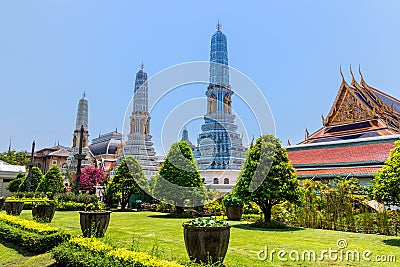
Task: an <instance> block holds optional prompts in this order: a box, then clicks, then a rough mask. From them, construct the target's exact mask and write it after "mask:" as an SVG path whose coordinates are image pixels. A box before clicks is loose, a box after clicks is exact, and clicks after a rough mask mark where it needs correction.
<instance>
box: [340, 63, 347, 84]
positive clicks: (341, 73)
mask: <svg viewBox="0 0 400 267" xmlns="http://www.w3.org/2000/svg"><path fill="white" fill-rule="evenodd" d="M340 75H341V76H342V82H343V83H345V82H346V81H345V79H344V76H343V72H342V65H340Z"/></svg>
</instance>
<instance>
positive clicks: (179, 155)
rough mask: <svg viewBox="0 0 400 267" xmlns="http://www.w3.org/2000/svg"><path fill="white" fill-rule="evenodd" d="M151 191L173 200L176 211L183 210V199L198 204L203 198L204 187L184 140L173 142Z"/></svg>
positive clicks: (162, 197) (160, 197)
mask: <svg viewBox="0 0 400 267" xmlns="http://www.w3.org/2000/svg"><path fill="white" fill-rule="evenodd" d="M153 193H154V195H155V197H156V198H159V199H164V200H167V201H168V202H173V203H171V204H174V205H175V206H177V212H183V207H184V206H185V201H191V204H190V205H191V206H199V205H201V204H202V203H203V202H204V199H205V187H204V183H203V180H202V178H201V177H200V172H199V170H198V168H197V163H196V162H195V160H194V158H193V154H192V149H191V148H190V146H189V145H188V144H187V143H186V142H184V141H183V142H177V143H174V144H173V145H172V146H171V148H170V150H169V151H168V154H167V157H166V158H165V161H164V163H163V165H162V167H161V169H160V170H159V172H158V176H157V177H156V179H155V181H154V190H153Z"/></svg>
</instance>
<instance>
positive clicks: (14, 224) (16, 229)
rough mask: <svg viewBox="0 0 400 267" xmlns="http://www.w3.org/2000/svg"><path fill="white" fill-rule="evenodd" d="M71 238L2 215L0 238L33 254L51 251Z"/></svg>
mask: <svg viewBox="0 0 400 267" xmlns="http://www.w3.org/2000/svg"><path fill="white" fill-rule="evenodd" d="M69 237H70V236H69V235H68V234H66V233H64V232H62V231H60V230H59V229H57V228H54V227H50V226H48V225H45V224H41V223H37V222H34V221H29V220H24V219H21V218H17V217H14V216H9V215H4V214H0V238H2V239H3V240H6V241H8V242H11V243H14V244H16V245H18V246H20V247H22V248H24V249H26V250H28V251H31V252H35V253H43V252H46V251H49V250H50V249H52V248H53V247H55V246H57V245H59V244H61V243H63V242H65V241H67V240H68V239H69Z"/></svg>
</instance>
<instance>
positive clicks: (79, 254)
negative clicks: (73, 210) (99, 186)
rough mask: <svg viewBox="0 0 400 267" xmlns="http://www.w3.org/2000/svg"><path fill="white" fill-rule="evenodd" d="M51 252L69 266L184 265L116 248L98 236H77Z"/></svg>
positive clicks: (175, 266) (168, 266)
mask: <svg viewBox="0 0 400 267" xmlns="http://www.w3.org/2000/svg"><path fill="white" fill-rule="evenodd" d="M51 252H52V255H53V258H54V259H55V260H56V261H57V264H58V265H60V266H68V267H81V266H88V267H92V266H93V267H95V266H96V267H102V266H117V267H124V266H138V267H139V266H142V267H146V266H152V267H183V266H182V265H180V264H178V263H176V262H173V261H166V260H162V259H159V258H157V257H154V256H151V255H149V254H147V253H144V252H134V251H130V250H127V249H125V248H117V249H114V248H113V247H112V246H110V245H108V244H105V243H103V242H101V241H99V240H98V239H96V238H83V237H75V238H73V239H71V240H70V241H69V242H66V243H64V244H61V245H60V246H58V247H56V248H54V249H53V250H52V251H51Z"/></svg>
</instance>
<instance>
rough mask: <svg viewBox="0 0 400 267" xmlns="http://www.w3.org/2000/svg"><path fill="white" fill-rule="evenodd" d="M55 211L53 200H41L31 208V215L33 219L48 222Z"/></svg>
mask: <svg viewBox="0 0 400 267" xmlns="http://www.w3.org/2000/svg"><path fill="white" fill-rule="evenodd" d="M55 212H56V203H55V201H53V200H50V201H42V202H38V203H36V204H35V206H34V207H33V208H32V217H33V219H34V220H35V221H38V222H45V223H49V222H51V221H52V220H53V217H54V213H55Z"/></svg>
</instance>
